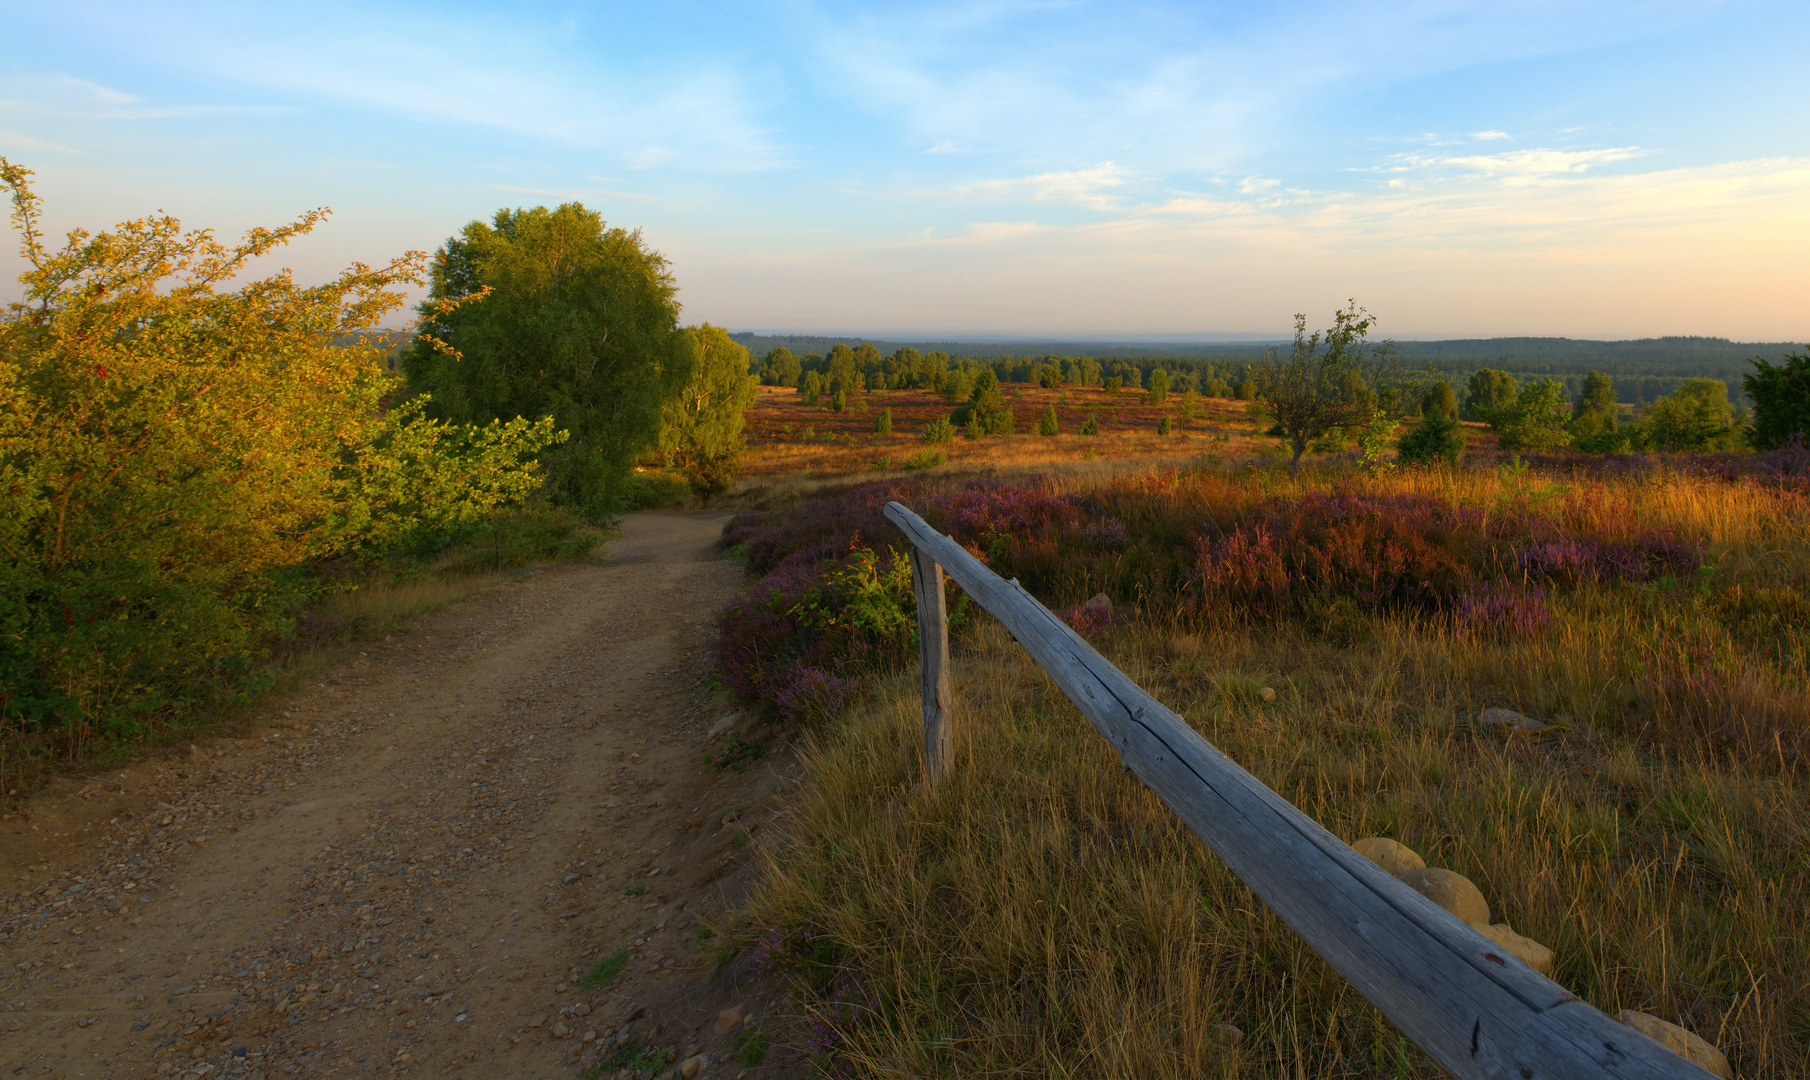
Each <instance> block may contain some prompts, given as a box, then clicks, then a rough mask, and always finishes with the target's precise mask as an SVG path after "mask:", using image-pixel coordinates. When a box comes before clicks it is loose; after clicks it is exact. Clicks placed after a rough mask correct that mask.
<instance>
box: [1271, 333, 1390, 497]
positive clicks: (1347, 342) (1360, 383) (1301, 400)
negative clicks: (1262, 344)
mask: <svg viewBox="0 0 1810 1080" xmlns="http://www.w3.org/2000/svg"><path fill="white" fill-rule="evenodd" d="M1375 324H1376V320H1375V319H1374V317H1372V316H1371V315H1370V313H1369V312H1367V311H1364V310H1363V309H1362V308H1360V307H1358V306H1357V304H1356V303H1355V302H1353V303H1351V304H1350V305H1349V306H1347V307H1346V308H1345V309H1344V310H1342V311H1335V312H1333V325H1332V326H1331V328H1329V329H1327V330H1326V331H1324V332H1322V331H1318V330H1316V331H1314V333H1313V334H1311V335H1309V334H1308V333H1307V316H1305V315H1296V316H1295V342H1294V346H1293V348H1292V349H1291V350H1290V351H1289V353H1288V355H1287V356H1286V357H1282V356H1279V355H1278V354H1276V353H1274V352H1266V353H1265V355H1264V359H1263V366H1262V369H1261V373H1262V377H1263V383H1262V388H1263V389H1262V393H1263V409H1264V412H1265V414H1266V415H1267V416H1268V417H1269V418H1270V419H1271V420H1273V421H1274V422H1275V427H1276V429H1279V430H1280V434H1281V437H1282V438H1283V439H1284V440H1285V441H1286V442H1287V443H1288V445H1289V447H1290V449H1292V450H1293V451H1294V456H1293V457H1291V458H1290V459H1289V463H1288V475H1289V476H1290V477H1291V478H1293V477H1294V476H1295V475H1296V473H1297V471H1298V470H1299V468H1300V465H1301V455H1302V454H1303V453H1305V452H1306V451H1307V448H1308V447H1309V446H1310V445H1312V444H1313V443H1314V442H1315V441H1316V440H1318V439H1320V438H1321V437H1322V436H1325V435H1327V434H1329V433H1332V432H1335V431H1343V430H1344V429H1349V428H1364V427H1368V426H1369V425H1370V424H1371V422H1372V421H1374V420H1375V419H1376V413H1377V408H1376V404H1375V403H1376V401H1377V400H1378V394H1379V392H1380V391H1382V390H1384V389H1393V388H1394V383H1395V381H1396V379H1397V376H1398V371H1399V365H1398V362H1397V360H1396V354H1395V345H1394V342H1390V341H1384V342H1382V343H1381V344H1377V345H1373V344H1371V343H1370V342H1369V340H1368V337H1369V333H1370V328H1371V327H1372V326H1374V325H1375Z"/></svg>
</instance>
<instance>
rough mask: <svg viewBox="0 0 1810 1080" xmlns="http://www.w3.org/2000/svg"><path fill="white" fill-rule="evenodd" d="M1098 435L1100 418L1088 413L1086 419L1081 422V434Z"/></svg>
mask: <svg viewBox="0 0 1810 1080" xmlns="http://www.w3.org/2000/svg"><path fill="white" fill-rule="evenodd" d="M1099 433H1100V418H1099V417H1098V416H1096V415H1095V414H1093V413H1091V412H1090V413H1088V414H1087V419H1085V420H1083V421H1081V434H1083V435H1098V434H1099Z"/></svg>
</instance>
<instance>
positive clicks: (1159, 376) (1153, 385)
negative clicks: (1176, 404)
mask: <svg viewBox="0 0 1810 1080" xmlns="http://www.w3.org/2000/svg"><path fill="white" fill-rule="evenodd" d="M1168 398H1169V373H1168V372H1167V371H1164V370H1163V369H1162V368H1157V369H1156V370H1155V371H1152V372H1151V373H1150V387H1149V389H1148V390H1146V391H1145V393H1144V403H1145V404H1146V405H1161V404H1162V403H1163V402H1164V401H1166V400H1168Z"/></svg>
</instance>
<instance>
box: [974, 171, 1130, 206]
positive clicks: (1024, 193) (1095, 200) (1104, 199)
mask: <svg viewBox="0 0 1810 1080" xmlns="http://www.w3.org/2000/svg"><path fill="white" fill-rule="evenodd" d="M1125 181H1126V175H1125V171H1124V170H1123V169H1121V168H1119V167H1118V166H1117V165H1115V164H1113V163H1112V162H1110V161H1103V162H1101V163H1100V164H1098V165H1096V166H1094V167H1093V168H1091V169H1076V170H1073V171H1070V172H1049V173H1039V174H1038V175H1036V176H1023V177H1016V178H1013V179H1004V180H978V181H975V182H973V183H969V184H962V185H958V186H956V187H955V188H953V189H951V190H949V191H948V192H947V193H945V194H946V197H949V198H956V199H997V200H1009V201H1017V202H1056V203H1068V204H1071V205H1074V206H1085V207H1088V208H1090V209H1094V210H1116V209H1118V208H1119V207H1120V205H1121V203H1120V200H1119V198H1118V197H1117V196H1116V195H1114V194H1113V192H1112V189H1113V188H1117V187H1120V186H1122V185H1123V184H1124V183H1125Z"/></svg>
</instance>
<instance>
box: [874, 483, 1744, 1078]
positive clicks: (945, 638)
mask: <svg viewBox="0 0 1810 1080" xmlns="http://www.w3.org/2000/svg"><path fill="white" fill-rule="evenodd" d="M886 517H887V519H888V520H890V521H891V522H892V523H893V524H895V525H897V526H898V527H899V529H900V530H901V531H902V532H904V534H905V536H906V538H907V539H909V540H910V541H911V545H912V557H911V558H912V562H911V566H912V575H913V582H914V585H915V588H916V591H917V604H918V621H919V626H918V629H919V633H918V640H919V648H920V656H921V658H922V660H923V686H924V740H925V759H926V764H927V769H928V774H929V778H930V780H931V782H933V783H934V782H935V780H936V778H937V777H939V776H941V775H943V774H945V773H946V772H947V771H948V770H949V769H950V768H951V767H952V765H953V761H954V759H953V746H954V742H953V735H952V722H953V720H954V717H953V715H952V713H953V709H952V697H951V694H950V688H949V630H948V623H947V621H946V620H945V608H944V601H943V572H944V571H947V572H948V574H949V576H950V577H952V578H954V579H955V580H956V582H957V584H959V585H961V587H962V589H963V591H964V592H966V593H967V594H968V595H969V596H970V597H972V598H973V599H974V600H975V601H976V602H977V603H979V604H980V606H981V607H983V608H985V609H986V610H987V611H988V612H990V613H991V614H992V615H993V617H994V618H996V619H998V620H999V621H1000V622H1001V623H1002V624H1003V625H1004V626H1005V628H1006V629H1007V630H1009V631H1010V632H1011V634H1012V636H1013V637H1014V638H1015V639H1017V641H1018V643H1019V644H1020V645H1022V646H1024V648H1025V651H1027V652H1029V653H1030V654H1031V658H1032V659H1034V660H1036V661H1037V663H1038V664H1039V665H1040V666H1041V667H1042V668H1043V670H1044V671H1046V672H1048V673H1049V675H1050V677H1051V678H1053V679H1055V681H1056V685H1058V686H1060V687H1061V688H1062V692H1063V693H1065V694H1067V695H1068V697H1069V700H1071V701H1073V702H1074V703H1075V705H1076V706H1078V707H1079V708H1080V710H1081V712H1082V713H1083V714H1084V715H1085V716H1086V717H1087V719H1088V720H1089V721H1090V722H1092V724H1093V725H1094V727H1095V728H1096V729H1097V730H1098V731H1099V733H1100V734H1101V735H1102V736H1104V737H1105V738H1106V741H1107V742H1109V743H1111V744H1112V747H1113V749H1115V750H1116V751H1118V753H1119V756H1120V758H1121V759H1122V760H1123V761H1124V763H1125V765H1126V767H1127V768H1129V769H1130V770H1131V771H1132V772H1134V773H1136V774H1137V775H1138V777H1139V778H1140V779H1141V780H1143V781H1144V783H1145V784H1147V785H1149V787H1150V788H1151V790H1153V791H1154V792H1156V794H1157V795H1158V796H1159V797H1161V798H1162V800H1163V801H1164V802H1165V803H1166V804H1168V806H1169V808H1170V809H1171V810H1173V811H1175V813H1176V814H1177V815H1178V816H1179V817H1180V818H1181V819H1182V821H1184V822H1185V823H1186V824H1187V825H1188V827H1189V828H1191V829H1193V830H1194V832H1195V834H1196V835H1197V836H1199V837H1200V838H1201V840H1203V841H1204V842H1205V843H1206V845H1207V846H1208V847H1209V848H1211V849H1212V850H1213V852H1214V854H1216V855H1218V856H1219V858H1220V859H1221V860H1223V861H1224V862H1225V864H1226V865H1227V866H1228V867H1230V868H1231V870H1232V872H1233V873H1234V874H1237V875H1238V877H1239V879H1240V880H1242V881H1243V882H1244V883H1245V884H1246V885H1248V886H1250V888H1251V891H1252V892H1254V893H1256V894H1257V896H1258V897H1259V898H1260V899H1261V900H1262V901H1263V902H1264V903H1265V904H1268V905H1269V906H1270V909H1271V910H1273V911H1274V912H1275V913H1276V914H1277V915H1279V916H1281V918H1282V921H1283V922H1285V923H1287V924H1288V925H1289V927H1290V928H1291V929H1293V930H1294V932H1295V933H1297V934H1299V935H1300V936H1301V938H1302V939H1303V940H1304V941H1306V942H1307V944H1308V945H1309V946H1310V947H1311V948H1312V949H1313V950H1314V952H1316V953H1318V954H1319V955H1320V956H1321V958H1322V959H1324V960H1325V961H1326V962H1327V963H1328V964H1331V965H1332V967H1333V970H1335V971H1337V972H1338V973H1339V974H1340V976H1342V977H1343V978H1344V979H1345V980H1346V981H1347V982H1349V983H1350V984H1351V985H1352V986H1353V987H1355V988H1356V989H1357V991H1358V992H1359V993H1360V994H1362V995H1364V997H1365V998H1366V999H1368V1000H1369V1001H1370V1003H1371V1004H1372V1005H1375V1006H1376V1007H1377V1008H1378V1009H1380V1010H1382V1012H1383V1014H1384V1015H1386V1016H1387V1017H1388V1018H1389V1019H1390V1020H1391V1021H1392V1022H1394V1024H1395V1026H1396V1027H1398V1028H1400V1029H1401V1031H1402V1033H1403V1034H1405V1035H1407V1037H1408V1038H1410V1039H1412V1040H1414V1043H1415V1044H1416V1045H1417V1046H1419V1047H1420V1048H1421V1049H1422V1050H1423V1051H1425V1052H1426V1054H1427V1056H1428V1057H1430V1058H1432V1059H1433V1060H1434V1061H1435V1062H1437V1063H1438V1064H1439V1066H1440V1067H1441V1068H1443V1069H1445V1070H1446V1072H1448V1073H1450V1074H1451V1075H1452V1076H1454V1077H1459V1078H1461V1080H1468V1078H1471V1077H1478V1078H1490V1080H1534V1078H1553V1080H1561V1078H1562V1080H1585V1078H1597V1077H1602V1078H1608V1077H1619V1078H1628V1077H1643V1078H1673V1077H1676V1078H1679V1080H1684V1078H1687V1077H1689V1078H1702V1077H1708V1076H1710V1075H1711V1074H1710V1073H1708V1072H1705V1071H1704V1070H1702V1069H1699V1068H1698V1067H1697V1066H1695V1065H1693V1064H1691V1063H1690V1062H1688V1061H1686V1060H1685V1059H1684V1058H1682V1057H1679V1056H1678V1055H1676V1054H1673V1053H1672V1052H1671V1051H1669V1050H1667V1049H1665V1048H1664V1047H1662V1046H1660V1045H1659V1044H1658V1043H1657V1042H1654V1041H1653V1040H1651V1039H1649V1038H1647V1037H1646V1036H1645V1035H1642V1034H1640V1033H1639V1032H1637V1031H1635V1030H1633V1029H1632V1028H1629V1027H1626V1026H1624V1025H1622V1024H1619V1023H1617V1022H1616V1021H1614V1020H1612V1019H1610V1018H1609V1017H1607V1016H1605V1015H1603V1014H1602V1013H1601V1012H1598V1011H1597V1010H1596V1009H1594V1008H1592V1007H1590V1006H1589V1005H1588V1004H1586V1003H1585V1002H1583V1001H1581V1000H1580V999H1579V998H1578V997H1577V996H1576V995H1575V994H1572V993H1570V992H1569V991H1567V990H1566V989H1565V988H1564V987H1562V986H1560V985H1558V984H1557V983H1555V982H1553V981H1552V980H1550V979H1547V978H1545V977H1544V976H1542V975H1540V974H1538V973H1537V972H1535V971H1534V970H1533V969H1532V968H1530V967H1528V966H1527V965H1526V964H1523V963H1522V962H1521V961H1520V960H1517V959H1516V958H1514V957H1513V956H1510V955H1508V954H1507V953H1505V952H1504V951H1503V950H1501V949H1500V948H1499V947H1498V946H1496V945H1495V944H1494V943H1492V942H1491V941H1490V940H1489V939H1487V938H1485V937H1483V936H1482V935H1480V934H1478V933H1477V932H1476V931H1475V930H1472V929H1471V928H1470V927H1469V926H1467V925H1465V924H1464V923H1462V922H1460V921H1458V919H1457V918H1455V917H1453V916H1452V915H1450V914H1449V913H1447V912H1446V911H1445V910H1444V909H1442V908H1440V907H1438V906H1437V905H1435V904H1434V903H1433V902H1432V901H1430V900H1428V899H1426V898H1425V897H1423V896H1421V895H1420V894H1419V893H1417V892H1415V891H1414V890H1413V889H1410V888H1409V887H1408V886H1406V885H1404V884H1402V883H1401V882H1400V881H1397V880H1396V879H1395V877H1394V876H1393V875H1391V874H1389V873H1387V872H1386V871H1384V870H1383V869H1382V868H1381V867H1379V866H1377V865H1376V864H1374V863H1372V862H1371V861H1370V860H1368V859H1366V858H1364V857H1363V856H1362V855H1359V854H1358V853H1357V852H1355V851H1353V850H1351V848H1350V847H1349V846H1347V845H1346V844H1345V843H1344V842H1343V841H1341V840H1340V839H1339V838H1338V837H1336V836H1334V835H1332V834H1331V833H1330V832H1327V831H1326V830H1325V829H1324V828H1322V827H1320V825H1319V824H1318V823H1316V822H1315V821H1313V820H1312V819H1311V818H1309V817H1308V816H1307V815H1305V814H1303V813H1301V811H1299V810H1297V809H1295V807H1294V806H1293V805H1292V804H1290V803H1289V802H1288V800H1286V799H1284V798H1282V797H1281V796H1280V795H1277V794H1276V793H1275V792H1273V791H1271V790H1270V789H1269V788H1268V787H1266V786H1264V785H1263V784H1262V783H1261V782H1260V781H1258V780H1257V778H1256V777H1254V776H1252V775H1251V774H1250V773H1247V772H1245V771H1244V770H1243V769H1242V768H1240V767H1239V766H1238V765H1237V764H1236V763H1235V762H1233V761H1232V760H1231V759H1230V758H1228V757H1226V756H1225V755H1224V754H1222V753H1220V752H1219V751H1218V750H1216V749H1214V748H1213V746H1212V744H1210V743H1208V742H1207V741H1206V740H1205V739H1203V738H1201V737H1200V735H1199V734H1198V733H1197V732H1195V731H1194V729H1193V728H1191V727H1189V726H1188V725H1187V723H1186V722H1184V721H1183V720H1182V718H1181V717H1179V716H1177V715H1176V714H1175V713H1173V712H1171V711H1170V710H1169V709H1167V708H1165V707H1164V706H1163V704H1162V703H1161V702H1159V701H1157V700H1156V699H1155V698H1153V697H1151V696H1150V695H1149V694H1147V693H1145V692H1144V691H1143V689H1142V688H1140V687H1139V686H1138V685H1137V684H1136V683H1134V682H1132V681H1131V680H1130V679H1129V678H1127V677H1126V676H1125V674H1124V673H1123V672H1121V671H1120V670H1119V669H1118V668H1116V667H1114V666H1113V665H1112V664H1111V663H1110V662H1109V661H1107V659H1106V658H1105V657H1103V656H1101V655H1100V654H1099V653H1098V652H1097V651H1095V650H1094V648H1093V647H1092V646H1091V645H1089V644H1088V643H1087V642H1086V641H1085V640H1083V639H1082V638H1081V636H1080V635H1079V634H1076V633H1075V632H1074V631H1073V630H1072V629H1070V628H1069V626H1068V625H1067V624H1066V623H1064V622H1063V621H1062V620H1061V619H1059V618H1057V617H1056V616H1055V615H1054V614H1052V613H1051V612H1050V610H1049V609H1048V608H1046V607H1044V606H1043V605H1042V604H1040V603H1038V602H1037V601H1036V599H1034V598H1033V597H1032V596H1031V595H1030V594H1029V593H1027V592H1025V591H1024V589H1023V588H1021V587H1020V586H1019V584H1018V582H1017V581H1005V580H1003V579H1002V578H1000V577H999V576H998V575H997V574H995V573H993V572H992V571H991V570H988V569H987V568H986V567H985V566H982V565H981V564H980V561H979V560H977V559H976V558H974V556H972V555H970V554H968V552H967V551H965V550H963V549H962V547H961V546H960V545H959V544H957V543H956V542H955V541H953V540H951V539H950V538H949V537H947V536H944V535H942V534H941V533H939V532H937V531H936V530H934V529H932V528H931V527H930V526H929V525H927V524H926V523H925V522H924V520H923V519H922V518H920V517H918V516H917V515H916V514H914V513H912V512H911V511H910V510H909V509H907V508H906V507H905V506H902V505H900V504H899V503H896V502H894V503H888V504H887V506H886Z"/></svg>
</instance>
